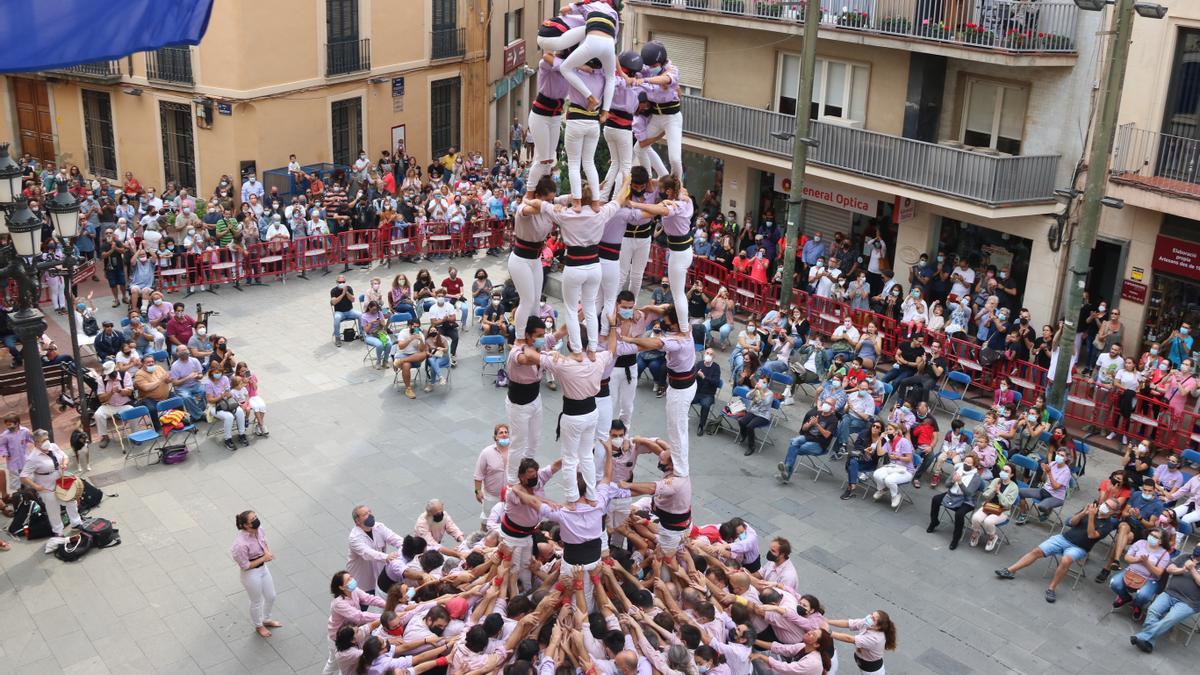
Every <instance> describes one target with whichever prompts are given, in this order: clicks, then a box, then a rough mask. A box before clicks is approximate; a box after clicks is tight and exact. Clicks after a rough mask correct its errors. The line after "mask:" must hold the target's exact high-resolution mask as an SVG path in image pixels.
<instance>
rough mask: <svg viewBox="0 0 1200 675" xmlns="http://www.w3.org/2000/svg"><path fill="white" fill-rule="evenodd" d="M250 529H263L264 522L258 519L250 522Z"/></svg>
mask: <svg viewBox="0 0 1200 675" xmlns="http://www.w3.org/2000/svg"><path fill="white" fill-rule="evenodd" d="M250 527H251V528H253V529H255V530H257V529H258V528H260V527H262V521H261V520H259V519H258V518H257V517H256V518H255V519H254V520H252V521H250Z"/></svg>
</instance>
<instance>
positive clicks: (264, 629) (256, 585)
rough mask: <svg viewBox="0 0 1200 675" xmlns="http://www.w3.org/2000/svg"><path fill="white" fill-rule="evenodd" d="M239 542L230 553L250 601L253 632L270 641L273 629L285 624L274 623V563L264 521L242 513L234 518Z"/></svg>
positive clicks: (251, 512) (234, 543)
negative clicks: (268, 565)
mask: <svg viewBox="0 0 1200 675" xmlns="http://www.w3.org/2000/svg"><path fill="white" fill-rule="evenodd" d="M234 524H235V525H236V526H237V530H238V533H237V538H235V539H234V540H233V546H231V547H230V549H229V555H230V556H232V557H233V561H234V562H235V563H237V566H238V569H240V570H241V576H242V587H243V588H245V589H246V595H247V596H249V597H250V623H251V624H253V625H254V632H256V633H258V634H259V635H260V636H262V637H265V638H266V637H271V631H270V630H268V629H270V628H281V627H283V624H282V623H279V622H278V621H274V620H272V619H271V608H272V607H273V606H274V605H275V580H274V579H272V578H271V570H270V569H268V568H267V563H269V562H271V561H272V560H274V559H275V556H274V555H273V554H272V553H271V548H270V546H268V545H267V537H266V535H264V534H263V531H262V521H261V520H259V519H258V514H257V513H255V512H254V511H242V512H241V513H239V514H237V517H236V518H234Z"/></svg>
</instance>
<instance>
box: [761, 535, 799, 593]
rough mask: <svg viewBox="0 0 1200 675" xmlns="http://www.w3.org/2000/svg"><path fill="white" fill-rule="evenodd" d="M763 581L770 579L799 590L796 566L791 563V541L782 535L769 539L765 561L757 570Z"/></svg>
mask: <svg viewBox="0 0 1200 675" xmlns="http://www.w3.org/2000/svg"><path fill="white" fill-rule="evenodd" d="M759 576H761V577H762V578H763V580H764V581H771V582H774V583H777V584H781V585H783V586H786V587H788V588H790V589H792V590H793V591H796V592H799V586H800V581H799V577H797V576H796V566H795V565H793V564H792V543H791V542H790V541H788V540H787V539H784V538H783V537H776V538H774V539H772V540H771V546H770V547H769V548H768V549H767V562H766V563H765V564H763V566H762V569H761V570H759Z"/></svg>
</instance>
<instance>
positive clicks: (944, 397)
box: [933, 370, 971, 414]
mask: <svg viewBox="0 0 1200 675" xmlns="http://www.w3.org/2000/svg"><path fill="white" fill-rule="evenodd" d="M955 384H960V385H962V391H958V390H956V389H955V388H954V387H953V385H955ZM970 388H971V376H970V375H968V374H966V373H964V372H962V371H960V370H952V371H950V372H949V373H947V375H946V381H945V382H943V383H942V386H941V387H940V388H938V389H937V391H934V392H933V395H934V396H936V397H937V405H936V406H935V408H934V409H935V410H936V409H937V408H941V409H942V410H945V411H946V412H950V409H949V408H947V407H946V402H947V401H953V402H954V408H955V413H956V414H957V411H958V409H959V408H962V401H963V399H964V398H966V396H967V390H968V389H970Z"/></svg>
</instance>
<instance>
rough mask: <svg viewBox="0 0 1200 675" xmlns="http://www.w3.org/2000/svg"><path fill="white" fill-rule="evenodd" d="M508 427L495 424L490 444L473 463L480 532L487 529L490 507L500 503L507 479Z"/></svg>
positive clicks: (509, 439) (510, 441) (509, 440)
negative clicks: (478, 504)
mask: <svg viewBox="0 0 1200 675" xmlns="http://www.w3.org/2000/svg"><path fill="white" fill-rule="evenodd" d="M510 443H512V439H511V438H509V432H508V425H507V424H497V425H496V427H495V428H494V429H493V430H492V444H491V445H489V446H487V447H485V448H484V449H483V450H481V451H480V452H479V459H478V460H477V461H476V462H475V501H477V502H479V503H480V504H482V505H483V511H482V512H480V514H479V529H480V531H483V530H486V529H487V520H488V515H490V514H491V512H492V507H493V506H495V505H496V504H498V503H500V493H501V492H502V491H503V490H504V485H505V481H506V480H507V478H508V446H509V444H510Z"/></svg>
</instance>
